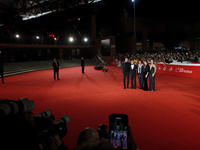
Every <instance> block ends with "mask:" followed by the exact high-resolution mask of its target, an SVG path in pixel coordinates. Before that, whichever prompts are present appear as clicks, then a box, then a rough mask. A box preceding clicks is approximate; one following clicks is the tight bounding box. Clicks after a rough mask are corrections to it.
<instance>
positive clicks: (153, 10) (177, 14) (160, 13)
mask: <svg viewBox="0 0 200 150" xmlns="http://www.w3.org/2000/svg"><path fill="white" fill-rule="evenodd" d="M124 3H125V7H126V8H127V10H128V11H129V12H131V11H133V4H132V3H131V0H125V1H124ZM136 17H138V18H140V17H141V18H150V19H179V18H188V17H200V11H199V3H198V1H195V0H190V1H180V0H173V1H169V0H168V1H167V0H136Z"/></svg>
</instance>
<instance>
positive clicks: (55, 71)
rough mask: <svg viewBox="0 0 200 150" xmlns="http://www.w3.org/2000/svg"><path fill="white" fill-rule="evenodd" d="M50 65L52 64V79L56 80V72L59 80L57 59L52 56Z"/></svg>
mask: <svg viewBox="0 0 200 150" xmlns="http://www.w3.org/2000/svg"><path fill="white" fill-rule="evenodd" d="M52 66H53V73H54V80H56V74H57V80H60V79H59V66H60V63H59V62H58V61H57V59H56V58H54V61H53V65H52Z"/></svg>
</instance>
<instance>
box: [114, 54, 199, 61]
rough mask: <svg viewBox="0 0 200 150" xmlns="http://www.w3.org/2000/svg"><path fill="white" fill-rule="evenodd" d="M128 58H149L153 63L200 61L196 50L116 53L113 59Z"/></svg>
mask: <svg viewBox="0 0 200 150" xmlns="http://www.w3.org/2000/svg"><path fill="white" fill-rule="evenodd" d="M126 57H127V58H129V59H132V60H134V61H135V62H138V61H139V60H142V61H144V60H147V62H150V60H151V59H153V60H154V62H155V63H192V62H200V53H199V52H198V51H182V52H180V51H175V52H155V53H147V52H145V53H143V54H141V53H136V54H132V55H131V54H128V53H126V54H117V55H116V56H115V57H114V59H117V60H119V61H121V62H123V61H124V58H126Z"/></svg>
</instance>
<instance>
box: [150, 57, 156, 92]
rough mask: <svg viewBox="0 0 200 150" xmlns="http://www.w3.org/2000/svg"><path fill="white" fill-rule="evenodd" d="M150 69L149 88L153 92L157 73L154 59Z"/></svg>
mask: <svg viewBox="0 0 200 150" xmlns="http://www.w3.org/2000/svg"><path fill="white" fill-rule="evenodd" d="M149 67H150V70H149V90H151V92H153V91H155V74H156V65H155V64H154V61H153V59H151V61H150V66H149Z"/></svg>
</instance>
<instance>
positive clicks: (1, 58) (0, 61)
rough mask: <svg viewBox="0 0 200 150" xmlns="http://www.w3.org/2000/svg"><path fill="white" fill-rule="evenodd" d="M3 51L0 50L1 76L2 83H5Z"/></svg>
mask: <svg viewBox="0 0 200 150" xmlns="http://www.w3.org/2000/svg"><path fill="white" fill-rule="evenodd" d="M2 55H3V54H2V51H1V50H0V75H1V81H2V83H4V77H3V71H4V70H3V56H2Z"/></svg>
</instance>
